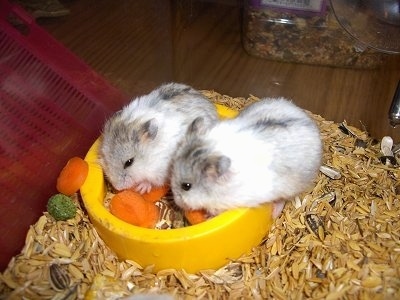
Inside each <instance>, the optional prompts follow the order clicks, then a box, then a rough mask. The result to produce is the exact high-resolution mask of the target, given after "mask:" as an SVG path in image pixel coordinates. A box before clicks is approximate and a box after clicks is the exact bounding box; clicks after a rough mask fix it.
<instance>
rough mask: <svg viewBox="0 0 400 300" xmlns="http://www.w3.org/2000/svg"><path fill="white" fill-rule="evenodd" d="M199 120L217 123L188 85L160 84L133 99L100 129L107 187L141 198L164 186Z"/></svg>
mask: <svg viewBox="0 0 400 300" xmlns="http://www.w3.org/2000/svg"><path fill="white" fill-rule="evenodd" d="M197 117H202V118H204V119H205V120H206V121H207V122H215V121H216V120H217V119H218V115H217V111H216V108H215V106H214V105H213V104H212V103H211V102H210V101H209V100H208V99H207V98H206V97H205V96H203V95H202V94H201V93H200V92H199V91H197V90H195V89H193V88H192V87H190V86H188V85H184V84H179V83H167V84H163V85H161V86H160V87H159V88H157V89H155V90H153V91H152V92H150V93H149V94H147V95H144V96H141V97H138V98H136V99H133V101H131V102H130V103H129V104H128V105H127V106H125V107H124V108H123V109H122V110H120V111H118V112H116V113H115V114H114V115H113V116H112V117H111V118H110V119H109V120H107V121H106V123H105V125H104V128H103V132H102V136H101V139H100V148H99V156H100V157H99V161H100V164H101V166H102V168H103V170H104V173H105V175H106V177H107V179H108V180H109V182H110V183H111V184H112V185H113V187H114V188H115V189H117V190H123V189H128V188H133V189H135V190H136V191H138V192H140V193H145V192H148V191H149V190H150V189H151V188H152V187H156V186H162V185H164V184H168V183H169V175H170V164H171V160H172V156H173V154H174V153H175V151H176V148H177V145H178V143H180V142H181V140H182V138H183V137H184V136H185V133H186V131H187V127H188V125H189V124H191V123H192V121H193V120H194V119H196V118H197Z"/></svg>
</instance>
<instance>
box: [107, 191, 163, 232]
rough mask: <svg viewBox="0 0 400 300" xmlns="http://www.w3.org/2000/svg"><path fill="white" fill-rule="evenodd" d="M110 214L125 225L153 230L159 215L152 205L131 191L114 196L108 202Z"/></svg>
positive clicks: (155, 207) (156, 208)
mask: <svg viewBox="0 0 400 300" xmlns="http://www.w3.org/2000/svg"><path fill="white" fill-rule="evenodd" d="M110 212H111V213H112V214H113V215H114V216H116V217H117V218H119V219H121V220H123V221H125V222H127V223H130V224H132V225H136V226H140V227H146V228H154V226H155V225H156V223H157V221H158V218H159V214H160V212H159V209H158V207H157V206H156V205H155V204H154V203H152V202H149V201H146V200H144V199H143V197H142V195H140V194H139V193H137V192H134V191H132V190H124V191H122V192H119V193H117V194H115V195H114V197H113V198H112V199H111V202H110Z"/></svg>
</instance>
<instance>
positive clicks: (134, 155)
mask: <svg viewBox="0 0 400 300" xmlns="http://www.w3.org/2000/svg"><path fill="white" fill-rule="evenodd" d="M157 134H158V124H157V120H156V119H154V118H153V119H146V120H134V121H127V120H125V119H123V118H122V117H121V112H119V113H116V114H115V115H114V116H113V117H112V118H111V119H109V120H108V121H107V122H106V123H105V125H104V129H103V134H102V138H101V145H100V149H99V154H100V164H101V166H102V168H103V171H104V173H105V176H106V178H107V179H108V180H109V182H110V183H111V184H112V185H113V187H114V188H115V189H117V190H123V189H128V188H135V189H136V190H138V191H139V192H142V193H144V192H146V191H148V190H150V188H151V186H152V185H162V184H163V182H162V181H163V180H164V178H163V176H164V175H163V174H160V172H154V168H155V166H154V164H152V163H151V161H149V156H150V157H151V155H149V153H148V149H151V147H152V145H153V144H154V143H155V141H156V139H157Z"/></svg>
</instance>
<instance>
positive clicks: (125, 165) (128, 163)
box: [124, 158, 135, 169]
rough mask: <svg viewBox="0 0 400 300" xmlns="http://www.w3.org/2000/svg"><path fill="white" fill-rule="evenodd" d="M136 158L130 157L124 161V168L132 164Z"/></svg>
mask: <svg viewBox="0 0 400 300" xmlns="http://www.w3.org/2000/svg"><path fill="white" fill-rule="evenodd" d="M134 160H135V159H134V158H130V159H128V160H127V161H126V162H125V163H124V169H126V168H128V167H130V166H132V164H133V161H134Z"/></svg>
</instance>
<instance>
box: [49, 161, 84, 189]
mask: <svg viewBox="0 0 400 300" xmlns="http://www.w3.org/2000/svg"><path fill="white" fill-rule="evenodd" d="M88 173H89V165H88V163H87V162H86V161H85V160H83V159H82V158H80V157H77V156H75V157H72V158H71V159H70V160H68V162H67V164H66V165H65V166H64V168H63V169H62V170H61V172H60V174H59V175H58V178H57V186H56V188H57V191H59V192H60V193H61V194H64V195H67V196H71V195H72V194H74V193H76V192H77V191H78V190H79V189H80V188H81V186H82V185H83V183H84V182H85V180H86V177H87V175H88Z"/></svg>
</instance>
